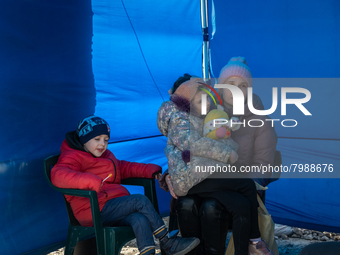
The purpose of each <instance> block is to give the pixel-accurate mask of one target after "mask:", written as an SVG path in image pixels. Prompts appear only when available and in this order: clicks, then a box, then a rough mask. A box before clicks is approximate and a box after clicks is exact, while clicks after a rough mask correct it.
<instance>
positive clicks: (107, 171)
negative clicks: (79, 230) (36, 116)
mask: <svg viewBox="0 0 340 255" xmlns="http://www.w3.org/2000/svg"><path fill="white" fill-rule="evenodd" d="M109 138H110V127H109V125H108V123H107V122H106V121H105V120H104V119H102V118H100V117H96V116H89V117H87V118H84V119H83V120H81V121H80V122H79V123H78V127H77V130H76V131H71V132H68V133H67V134H66V139H65V140H64V142H63V143H62V145H61V155H60V157H59V160H58V163H57V164H56V165H55V166H54V167H53V169H52V171H51V180H52V183H53V184H54V185H55V186H57V187H60V188H72V189H84V190H94V191H96V192H97V196H98V202H99V208H100V211H101V219H102V222H103V225H104V226H131V227H132V228H133V231H134V233H135V235H136V238H137V246H138V249H139V251H140V254H141V255H148V254H154V253H155V243H154V239H153V235H154V236H155V237H156V238H159V240H160V244H161V248H162V249H164V250H165V252H166V254H171V255H172V254H175V255H182V254H186V253H187V252H189V251H191V250H192V249H193V248H195V247H196V246H197V245H198V244H199V239H197V238H181V237H178V236H173V237H171V238H169V237H168V230H167V228H166V227H165V224H164V222H163V220H162V218H161V217H160V216H159V215H158V214H157V212H156V210H155V208H154V207H153V205H152V203H151V202H150V200H149V199H148V198H147V197H145V196H144V195H140V194H135V195H130V194H129V192H128V191H127V189H126V188H124V187H123V186H122V185H121V184H120V183H121V180H122V179H126V178H133V177H142V178H153V177H155V178H156V179H159V178H160V176H161V174H162V169H161V167H160V166H157V165H154V164H142V163H133V162H128V161H124V160H118V159H116V157H115V156H114V155H113V154H112V152H111V151H109V150H108V149H107V145H108V141H109ZM66 199H67V201H68V202H69V203H70V205H71V208H72V211H73V213H74V216H75V217H76V219H77V220H78V221H79V223H80V224H81V225H82V226H92V225H93V222H92V214H91V207H90V202H89V200H88V199H87V198H83V197H75V196H66Z"/></svg>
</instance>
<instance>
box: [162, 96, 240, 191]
mask: <svg viewBox="0 0 340 255" xmlns="http://www.w3.org/2000/svg"><path fill="white" fill-rule="evenodd" d="M203 121H204V119H203V118H201V116H199V115H198V114H193V113H192V112H191V113H190V102H189V101H188V100H186V99H184V98H182V97H180V96H177V95H173V96H172V97H171V101H166V102H164V103H163V104H162V105H161V107H160V108H159V110H158V114H157V125H158V128H159V130H160V132H161V133H162V134H163V135H165V136H166V137H167V138H168V140H167V146H166V148H165V150H164V152H165V155H166V157H167V159H168V172H169V174H170V178H171V182H172V184H173V187H174V191H175V193H176V195H177V196H185V195H186V194H187V193H188V191H189V189H190V188H192V187H193V186H194V185H196V184H198V183H199V182H201V181H202V180H204V179H205V178H207V177H209V176H210V174H211V171H209V170H208V168H209V167H211V166H216V165H219V166H220V167H223V166H225V167H227V166H228V164H227V162H228V159H229V156H230V153H231V150H232V149H233V150H235V151H237V148H238V145H237V144H236V143H235V142H234V141H233V140H232V139H222V140H220V141H218V140H213V139H210V138H207V137H204V136H203Z"/></svg>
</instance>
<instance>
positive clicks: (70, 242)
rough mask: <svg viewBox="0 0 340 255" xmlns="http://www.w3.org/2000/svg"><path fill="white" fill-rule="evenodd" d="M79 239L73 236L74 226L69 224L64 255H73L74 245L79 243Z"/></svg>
mask: <svg viewBox="0 0 340 255" xmlns="http://www.w3.org/2000/svg"><path fill="white" fill-rule="evenodd" d="M77 242H78V240H77V239H75V238H72V226H71V225H69V226H68V233H67V240H66V247H65V252H64V255H72V254H73V250H74V247H75V246H76V245H77Z"/></svg>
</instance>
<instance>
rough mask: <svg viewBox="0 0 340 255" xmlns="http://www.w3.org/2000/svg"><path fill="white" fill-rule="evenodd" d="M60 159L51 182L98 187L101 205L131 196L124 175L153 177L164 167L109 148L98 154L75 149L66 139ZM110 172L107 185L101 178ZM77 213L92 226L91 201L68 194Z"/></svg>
mask: <svg viewBox="0 0 340 255" xmlns="http://www.w3.org/2000/svg"><path fill="white" fill-rule="evenodd" d="M60 150H61V155H60V157H59V160H58V163H57V164H56V165H55V166H54V167H53V168H52V171H51V180H52V183H53V184H54V185H55V186H57V187H59V188H71V189H83V190H95V191H96V192H97V196H98V202H99V208H100V210H102V209H103V207H104V205H105V203H106V202H107V201H108V200H110V199H113V198H116V197H121V196H128V195H129V192H128V190H127V189H126V188H124V187H123V186H122V185H121V184H120V183H121V180H122V179H127V178H133V177H142V178H153V177H152V176H153V174H154V173H156V172H160V170H161V167H160V166H157V165H154V164H142V163H133V162H128V161H124V160H118V159H116V157H115V156H114V155H113V153H112V152H111V151H109V150H106V151H105V152H104V153H103V154H102V156H101V157H99V158H96V157H94V156H93V155H92V154H91V153H88V152H85V151H80V150H76V149H72V148H71V147H70V146H69V145H68V144H67V142H66V140H65V141H64V142H63V143H62V145H61V148H60ZM109 174H112V176H111V177H110V178H108V179H107V180H106V181H105V182H104V185H103V186H102V187H101V188H100V186H101V183H102V180H103V179H105V178H106V177H107V176H109ZM65 197H66V200H67V201H68V202H69V203H70V205H71V208H72V211H73V213H74V216H75V217H76V219H77V220H78V221H79V223H80V224H81V225H82V226H93V222H92V214H91V207H90V201H89V199H88V198H84V197H75V196H68V195H66V196H65Z"/></svg>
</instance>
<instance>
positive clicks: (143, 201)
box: [101, 194, 168, 255]
mask: <svg viewBox="0 0 340 255" xmlns="http://www.w3.org/2000/svg"><path fill="white" fill-rule="evenodd" d="M101 218H102V222H103V225H104V226H131V227H132V229H133V232H134V233H135V236H136V239H137V246H138V249H139V252H140V254H141V255H147V254H151V253H154V252H155V242H154V239H153V235H154V236H155V237H156V238H160V237H162V236H164V235H165V234H166V233H167V231H168V230H167V228H166V227H165V224H164V222H163V220H162V218H161V217H160V216H159V215H158V213H157V212H156V210H155V208H154V206H153V205H152V203H151V202H150V200H149V199H148V198H147V197H146V196H144V195H140V194H134V195H130V196H123V197H118V198H114V199H111V200H109V201H107V202H106V204H105V206H104V208H103V209H102V211H101Z"/></svg>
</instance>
